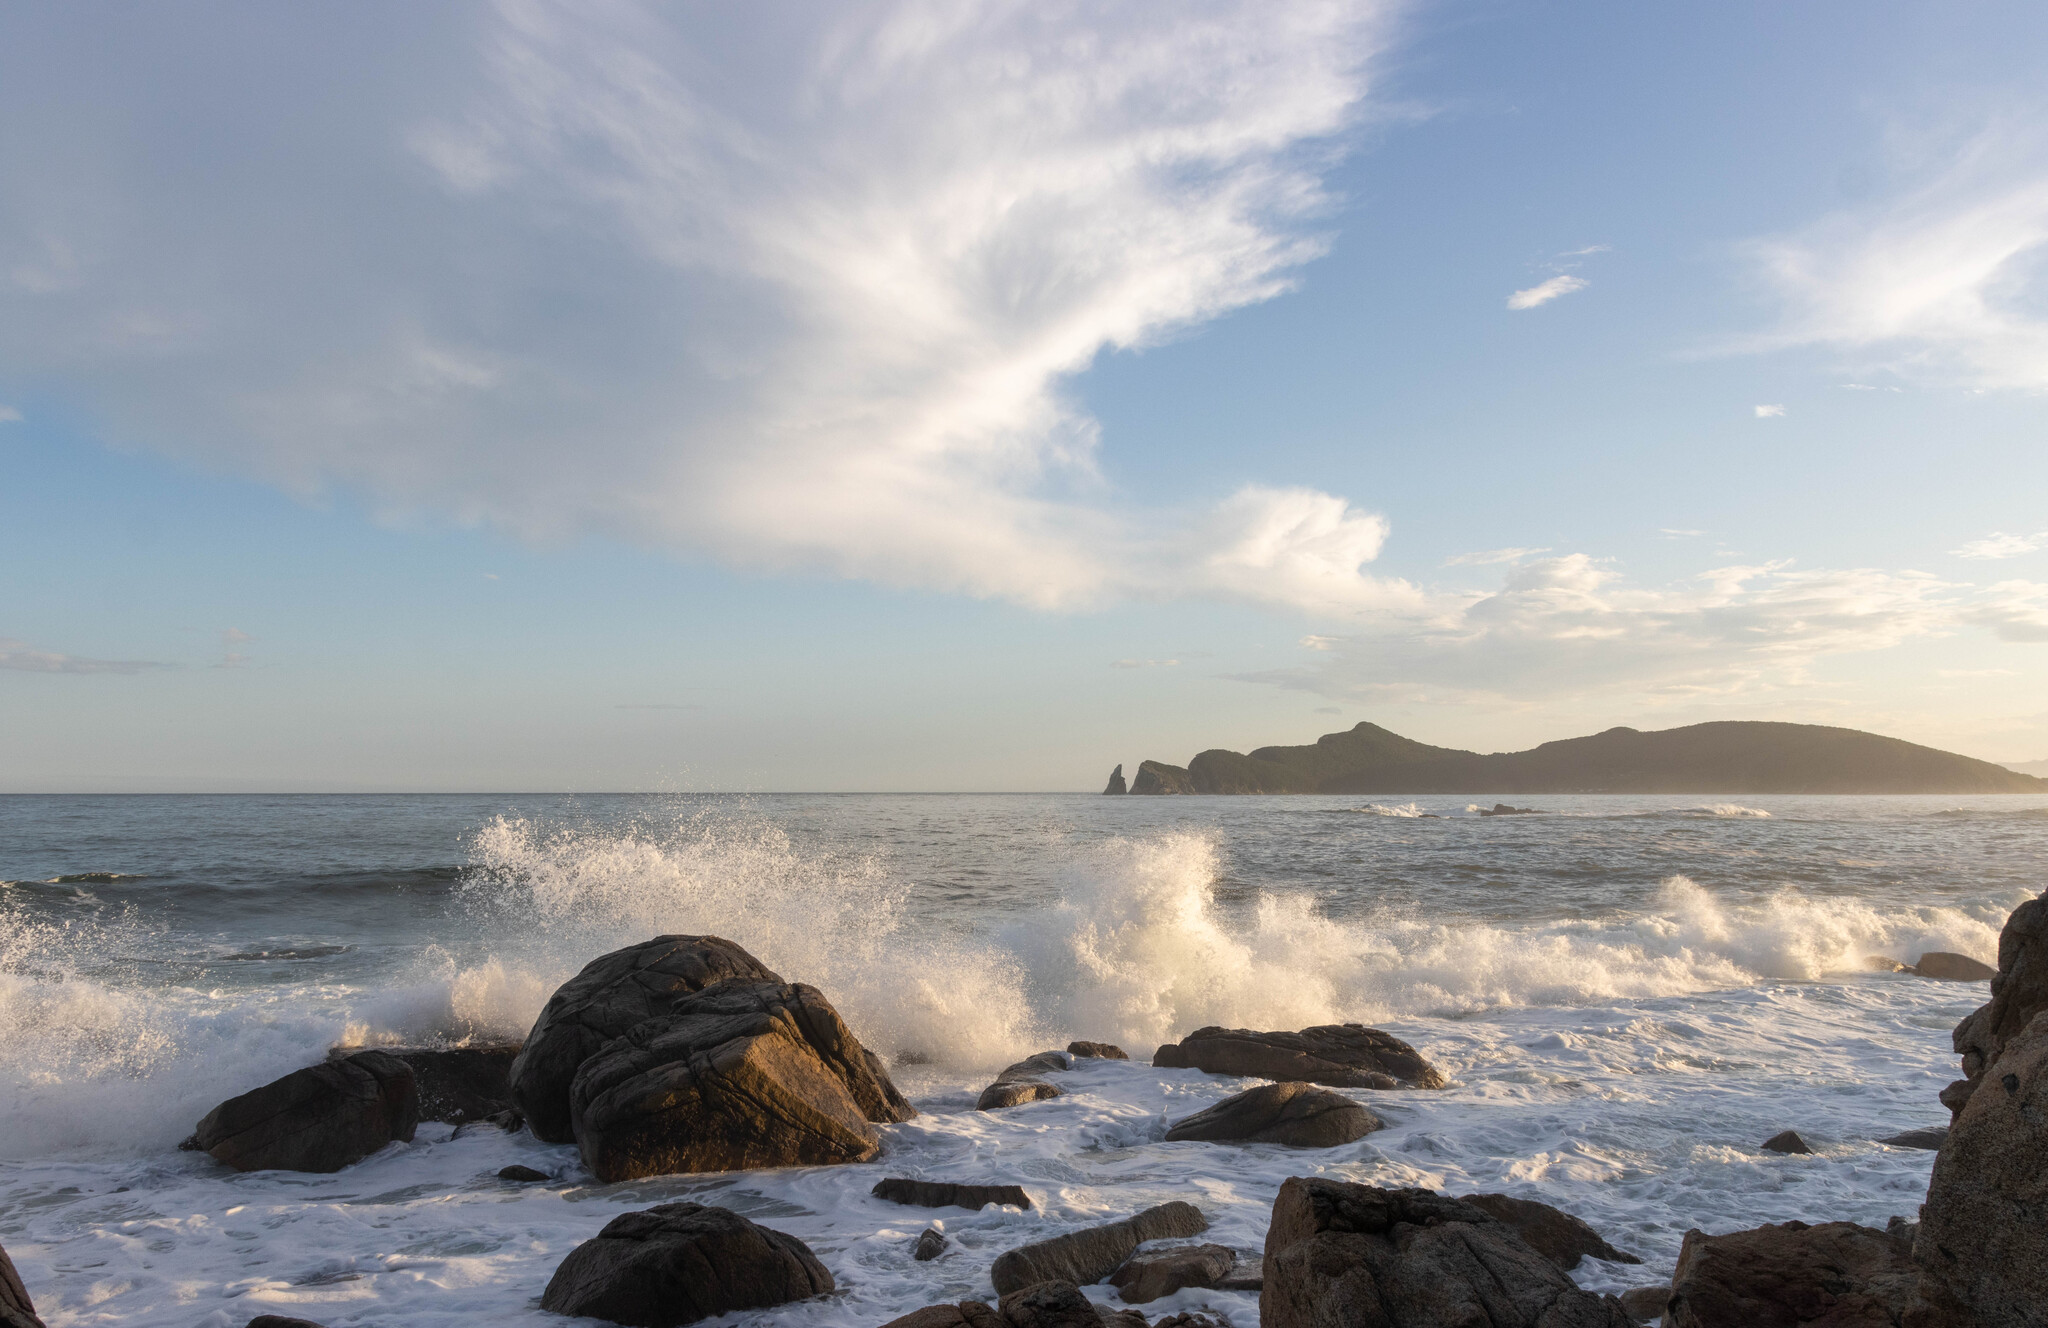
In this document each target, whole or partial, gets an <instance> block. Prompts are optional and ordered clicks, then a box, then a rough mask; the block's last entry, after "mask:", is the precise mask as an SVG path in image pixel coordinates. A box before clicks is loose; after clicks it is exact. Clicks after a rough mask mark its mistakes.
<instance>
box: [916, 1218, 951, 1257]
mask: <svg viewBox="0 0 2048 1328" xmlns="http://www.w3.org/2000/svg"><path fill="white" fill-rule="evenodd" d="M945 1252H946V1233H945V1232H943V1231H941V1230H939V1229H938V1228H937V1227H926V1228H925V1229H924V1230H923V1231H920V1232H918V1233H917V1244H916V1246H915V1247H913V1248H912V1249H911V1251H910V1257H911V1258H913V1259H915V1260H917V1261H918V1262H919V1263H930V1262H931V1261H932V1260H933V1259H936V1258H938V1257H939V1256H940V1255H941V1254H944V1253H945Z"/></svg>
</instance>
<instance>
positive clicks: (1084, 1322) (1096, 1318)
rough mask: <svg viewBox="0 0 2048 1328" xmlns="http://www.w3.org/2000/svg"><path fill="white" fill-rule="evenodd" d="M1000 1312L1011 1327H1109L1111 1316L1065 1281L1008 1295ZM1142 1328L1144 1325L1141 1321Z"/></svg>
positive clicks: (1035, 1285) (1036, 1284) (1000, 1303)
mask: <svg viewBox="0 0 2048 1328" xmlns="http://www.w3.org/2000/svg"><path fill="white" fill-rule="evenodd" d="M996 1311H997V1313H999V1314H1001V1315H1002V1316H1003V1322H1004V1323H1006V1324H1007V1325H1009V1328H1105V1325H1106V1323H1107V1321H1108V1319H1109V1316H1108V1315H1106V1314H1104V1313H1103V1312H1102V1311H1100V1310H1098V1309H1097V1308H1096V1307H1095V1304H1094V1302H1093V1301H1091V1300H1089V1299H1088V1297H1086V1296H1084V1295H1082V1294H1081V1288H1079V1287H1077V1286H1075V1285H1074V1284H1073V1283H1072V1282H1069V1281H1065V1280H1050V1281H1044V1282H1034V1283H1032V1284H1031V1285H1030V1286H1026V1287H1019V1288H1017V1289H1016V1290H1014V1291H1010V1292H1007V1293H1005V1294H1004V1296H1003V1298H1002V1299H1001V1300H999V1301H997V1302H996ZM1138 1323H1139V1325H1140V1328H1142V1325H1143V1324H1144V1320H1143V1319H1142V1318H1141V1319H1139V1320H1138Z"/></svg>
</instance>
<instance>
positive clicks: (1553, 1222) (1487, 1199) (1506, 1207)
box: [1459, 1194, 1642, 1272]
mask: <svg viewBox="0 0 2048 1328" xmlns="http://www.w3.org/2000/svg"><path fill="white" fill-rule="evenodd" d="M1459 1197H1460V1198H1462V1199H1463V1200H1464V1201H1465V1202H1466V1203H1468V1204H1471V1205H1472V1206H1473V1207H1474V1208H1477V1209H1479V1210H1480V1211H1481V1212H1484V1213H1487V1214H1489V1215H1490V1216H1492V1217H1495V1218H1498V1219H1499V1220H1500V1221H1502V1222H1505V1223H1507V1224H1508V1225H1509V1226H1511V1227H1513V1228H1514V1229H1515V1230H1516V1231H1517V1232H1518V1233H1520V1235H1521V1237H1522V1239H1523V1240H1526V1241H1528V1242H1529V1246H1530V1248H1532V1249H1534V1250H1535V1251H1536V1252H1537V1253H1538V1254H1540V1255H1542V1256H1543V1257H1544V1258H1546V1259H1548V1260H1550V1261H1551V1262H1552V1263H1554V1264H1556V1265H1557V1266H1558V1267H1560V1268H1562V1269H1564V1270H1565V1271H1566V1272H1570V1271H1571V1270H1572V1269H1574V1268H1576V1267H1578V1266H1579V1261H1580V1260H1581V1259H1583V1258H1585V1257H1586V1256H1587V1255H1589V1254H1590V1255H1592V1256H1593V1257H1594V1258H1595V1259H1605V1260H1607V1262H1609V1263H1641V1262H1642V1260H1641V1259H1638V1258H1637V1257H1636V1256H1635V1255H1633V1254H1630V1253H1628V1252H1627V1251H1626V1250H1617V1249H1615V1248H1614V1247H1613V1246H1612V1245H1609V1244H1608V1243H1607V1242H1606V1241H1605V1240H1604V1239H1602V1238H1601V1235H1600V1233H1599V1232H1597V1231H1595V1230H1593V1228H1592V1227H1590V1226H1588V1225H1587V1224H1586V1223H1584V1222H1582V1221H1580V1220H1579V1219H1578V1218H1576V1217H1573V1216H1572V1215H1571V1214H1570V1213H1567V1212H1565V1211H1564V1210H1563V1209H1561V1208H1552V1207H1551V1206H1550V1205H1549V1204H1547V1203H1538V1202H1537V1201H1536V1200H1534V1199H1517V1198H1515V1197H1514V1196H1513V1195H1511V1194H1466V1195H1460V1196H1459Z"/></svg>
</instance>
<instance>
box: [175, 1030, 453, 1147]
mask: <svg viewBox="0 0 2048 1328" xmlns="http://www.w3.org/2000/svg"><path fill="white" fill-rule="evenodd" d="M419 1109H420V1108H419V1093H418V1089H417V1088H416V1086H415V1084H414V1080H413V1073H412V1067H411V1066H409V1065H407V1064H406V1063H405V1062H404V1061H401V1060H398V1059H397V1058H396V1057H393V1056H389V1055H387V1054H385V1053H384V1052H381V1051H359V1052H357V1053H356V1054H355V1055H353V1056H346V1057H343V1058H342V1059H340V1060H334V1061H327V1062H324V1063H323V1064H320V1065H309V1066H307V1067H306V1068H305V1069H303V1070H294V1071H292V1072H291V1073H290V1074H288V1075H286V1076H284V1078H282V1079H276V1080H273V1081H272V1082H270V1083H267V1084H265V1085H263V1087H261V1088H255V1089H251V1090H250V1091H249V1092H246V1093H244V1094H242V1095H241V1096H240V1097H231V1098H229V1099H228V1100H227V1101H225V1102H223V1103H221V1104H220V1105H219V1106H217V1107H215V1108H214V1109H213V1110H212V1111H209V1112H207V1113H206V1116H205V1118H204V1119H202V1120H201V1121H200V1122H199V1128H198V1129H197V1130H196V1131H195V1132H194V1133H193V1136H192V1139H191V1140H190V1142H191V1143H192V1144H193V1145H194V1146H196V1147H197V1148H199V1149H201V1150H203V1151H205V1152H208V1153H211V1154H212V1155H213V1156H214V1158H215V1159H216V1160H217V1161H220V1162H224V1163H226V1164H227V1165H228V1166H231V1167H233V1168H234V1169H235V1170H237V1171H263V1170H275V1171H317V1172H326V1171H339V1170H341V1169H342V1168H343V1167H345V1166H348V1165H350V1164H351V1163H354V1162H360V1161H361V1160H362V1159H364V1158H366V1157H368V1156H369V1155H370V1154H372V1153H374V1152H376V1151H377V1150H378V1149H380V1148H382V1147H384V1146H385V1145H386V1144H388V1143H391V1142H393V1141H394V1140H396V1141H399V1142H408V1141H410V1140H411V1139H412V1136H413V1129H414V1127H415V1126H416V1125H418V1123H419Z"/></svg>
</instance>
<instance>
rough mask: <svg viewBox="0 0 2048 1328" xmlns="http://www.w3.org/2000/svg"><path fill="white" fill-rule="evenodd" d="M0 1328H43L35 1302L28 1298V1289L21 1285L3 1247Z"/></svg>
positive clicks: (0, 1269)
mask: <svg viewBox="0 0 2048 1328" xmlns="http://www.w3.org/2000/svg"><path fill="white" fill-rule="evenodd" d="M0 1328H43V1321H42V1320H41V1319H39V1318H37V1317H36V1307H35V1302H34V1301H31V1300H30V1299H29V1298H28V1288H27V1287H25V1286H23V1285H22V1284H21V1274H20V1273H17V1272H16V1271H14V1260H12V1259H10V1258H8V1257H7V1250H6V1248H5V1247H0Z"/></svg>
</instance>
